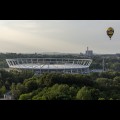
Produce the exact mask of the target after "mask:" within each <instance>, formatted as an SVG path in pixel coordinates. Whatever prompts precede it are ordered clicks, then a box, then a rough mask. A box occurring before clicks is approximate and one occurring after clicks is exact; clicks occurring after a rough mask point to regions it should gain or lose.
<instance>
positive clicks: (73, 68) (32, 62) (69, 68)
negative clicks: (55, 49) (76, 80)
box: [6, 58, 92, 74]
mask: <svg viewBox="0 0 120 120" xmlns="http://www.w3.org/2000/svg"><path fill="white" fill-rule="evenodd" d="M6 62H7V64H8V66H9V67H10V68H13V69H26V70H34V71H35V72H36V73H39V74H41V73H45V72H61V73H82V74H84V73H89V66H90V65H91V63H92V60H91V59H70V58H17V59H6Z"/></svg>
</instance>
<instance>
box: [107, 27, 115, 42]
mask: <svg viewBox="0 0 120 120" xmlns="http://www.w3.org/2000/svg"><path fill="white" fill-rule="evenodd" d="M113 34H114V29H113V28H112V27H109V28H108V29H107V35H108V36H109V38H110V40H111V37H112V36H113Z"/></svg>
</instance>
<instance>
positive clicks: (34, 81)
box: [0, 70, 120, 100]
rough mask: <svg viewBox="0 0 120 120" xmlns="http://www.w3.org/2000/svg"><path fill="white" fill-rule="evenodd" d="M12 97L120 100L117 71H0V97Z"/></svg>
mask: <svg viewBox="0 0 120 120" xmlns="http://www.w3.org/2000/svg"><path fill="white" fill-rule="evenodd" d="M7 91H10V92H11V94H12V95H13V96H14V99H15V100H120V92H119V91H120V72H113V71H109V72H102V73H90V74H88V75H82V74H61V73H45V74H42V75H34V74H33V73H32V72H30V71H22V72H18V71H10V72H7V71H4V70H0V96H1V97H2V96H3V94H5V93H6V92H7Z"/></svg>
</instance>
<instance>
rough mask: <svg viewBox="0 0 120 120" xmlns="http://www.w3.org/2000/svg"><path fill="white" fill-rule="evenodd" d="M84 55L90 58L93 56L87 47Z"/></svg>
mask: <svg viewBox="0 0 120 120" xmlns="http://www.w3.org/2000/svg"><path fill="white" fill-rule="evenodd" d="M85 55H86V56H89V57H91V56H93V51H92V50H88V47H87V50H86V53H85Z"/></svg>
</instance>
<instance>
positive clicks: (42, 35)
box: [0, 20, 120, 54]
mask: <svg viewBox="0 0 120 120" xmlns="http://www.w3.org/2000/svg"><path fill="white" fill-rule="evenodd" d="M108 27H113V28H114V30H115V33H114V35H113V37H112V39H111V40H110V39H109V37H108V36H107V34H106V30H107V28H108ZM119 38H120V20H0V52H3V53H6V52H11V53H46V52H53V53H57V52H58V53H78V54H79V53H85V51H86V49H87V46H88V47H89V49H90V50H93V52H94V53H98V54H116V53H120V39H119Z"/></svg>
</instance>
